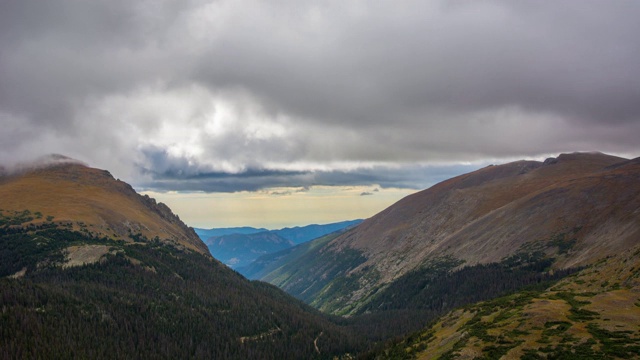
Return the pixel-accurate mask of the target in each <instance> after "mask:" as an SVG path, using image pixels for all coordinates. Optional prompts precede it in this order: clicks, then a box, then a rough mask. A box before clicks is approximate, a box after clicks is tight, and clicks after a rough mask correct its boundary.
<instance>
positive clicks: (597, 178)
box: [0, 153, 640, 359]
mask: <svg viewBox="0 0 640 360" xmlns="http://www.w3.org/2000/svg"><path fill="white" fill-rule="evenodd" d="M50 160H51V161H49V162H48V163H47V164H39V165H37V166H35V165H34V166H28V167H22V168H20V169H19V170H13V171H7V170H6V169H4V170H3V171H2V173H1V174H0V308H1V309H2V316H0V357H2V358H78V357H79V358H146V357H153V358H221V359H226V358H231V359H241V358H261V359H287V358H290V359H298V358H343V359H352V358H354V357H355V356H358V357H359V358H364V359H413V358H420V359H422V358H425V359H436V358H439V359H453V358H460V359H473V358H491V359H498V358H504V359H510V358H523V359H556V358H557V359H561V358H585V359H588V358H592V359H608V358H613V359H615V358H634V357H637V354H638V353H640V331H639V329H638V323H640V281H639V279H640V158H639V159H633V160H628V159H624V158H620V157H616V156H610V155H606V154H602V153H572V154H561V155H559V156H558V157H555V158H549V159H547V160H545V161H517V162H512V163H508V164H503V165H496V166H488V167H485V168H483V169H479V170H477V171H474V172H471V173H468V174H464V175H460V176H458V177H455V178H452V179H449V180H446V181H444V182H441V183H439V184H436V185H434V186H432V187H431V188H429V189H426V190H423V191H421V192H418V193H415V194H413V195H410V196H408V197H406V198H404V199H402V200H400V201H399V202H397V203H396V204H393V205H392V206H390V207H389V208H387V209H385V210H383V211H382V212H380V213H379V214H377V215H375V216H373V217H371V218H369V219H366V220H365V221H363V222H361V223H359V224H358V225H357V226H353V227H347V228H344V229H343V230H342V231H338V232H332V233H329V234H325V235H323V236H320V237H318V238H316V239H314V240H311V241H307V242H304V243H301V244H299V245H295V246H291V244H292V243H293V241H290V240H289V241H287V240H285V242H287V246H289V247H287V248H285V249H283V250H280V251H277V252H275V253H269V254H265V255H262V256H260V257H259V258H258V259H257V260H255V261H254V262H252V263H251V264H249V265H247V266H244V267H242V268H239V271H241V272H242V274H244V275H246V276H247V277H248V278H251V279H260V280H262V281H266V282H270V283H271V284H273V285H277V286H278V287H279V288H281V289H283V290H285V291H286V292H288V293H289V294H290V295H288V294H287V293H285V292H284V291H282V290H280V289H278V288H276V287H275V286H273V285H269V284H266V283H265V282H262V281H250V280H247V279H246V278H244V277H243V276H241V275H240V274H239V273H237V272H235V271H233V270H231V269H229V268H228V267H227V266H224V265H223V264H222V263H221V262H219V261H218V260H216V259H214V258H213V257H212V256H211V255H210V254H209V251H208V248H207V246H206V244H205V243H204V242H203V241H202V240H201V239H200V238H199V237H198V235H197V233H196V232H195V231H194V230H193V229H191V228H189V227H188V226H186V225H185V224H184V223H183V222H182V221H180V219H179V218H178V217H177V215H175V214H173V213H172V212H171V210H170V209H169V208H168V207H166V206H165V205H164V204H160V203H157V202H156V201H155V200H153V199H151V198H148V197H145V196H141V195H139V194H137V193H136V192H135V191H134V190H133V189H132V188H131V187H130V186H129V185H127V184H126V183H124V182H121V181H119V180H116V179H114V178H113V177H112V176H111V175H110V174H109V173H108V172H106V171H104V170H98V169H93V168H90V167H88V166H86V165H83V164H80V163H77V162H74V161H72V160H70V159H67V158H62V157H54V158H52V159H50ZM257 234H259V232H258V233H254V234H252V235H257ZM267 234H268V233H267ZM269 235H270V236H271V235H273V236H278V237H279V238H280V239H281V238H282V237H281V236H279V235H278V234H269ZM201 236H202V235H201ZM225 236H230V235H225ZM274 239H275V240H274V241H276V240H277V241H280V240H279V239H278V238H274ZM291 295H293V296H295V298H297V299H295V298H294V297H292V296H291ZM339 315H342V316H339Z"/></svg>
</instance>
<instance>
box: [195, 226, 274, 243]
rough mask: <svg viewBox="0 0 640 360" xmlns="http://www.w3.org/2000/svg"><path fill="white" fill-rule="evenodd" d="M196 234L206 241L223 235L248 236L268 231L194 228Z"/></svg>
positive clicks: (261, 229) (250, 228) (235, 228)
mask: <svg viewBox="0 0 640 360" xmlns="http://www.w3.org/2000/svg"><path fill="white" fill-rule="evenodd" d="M194 230H195V232H196V234H198V236H199V237H200V239H202V241H205V242H206V241H207V240H208V239H209V238H212V237H215V236H223V235H233V234H243V235H248V234H255V233H259V232H263V231H269V230H267V229H264V228H259V229H258V228H254V227H249V226H243V227H231V228H218V229H216V228H213V229H200V228H194Z"/></svg>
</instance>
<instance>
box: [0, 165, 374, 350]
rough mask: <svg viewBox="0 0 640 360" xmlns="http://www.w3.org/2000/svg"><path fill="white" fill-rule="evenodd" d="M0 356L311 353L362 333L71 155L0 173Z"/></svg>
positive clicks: (358, 343)
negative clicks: (243, 266)
mask: <svg viewBox="0 0 640 360" xmlns="http://www.w3.org/2000/svg"><path fill="white" fill-rule="evenodd" d="M0 309H2V316H0V329H2V331H0V358H3V359H5V358H6V359H14V358H15V359H20V358H27V359H30V358H34V359H35V358H91V359H101V358H102V359H133V358H158V359H187V358H202V359H311V358H332V357H333V356H338V355H341V354H344V353H347V352H354V351H358V349H363V346H366V344H365V343H364V342H363V341H362V340H361V339H362V336H361V335H360V334H358V333H355V332H353V331H352V330H351V329H349V328H347V327H346V326H344V325H338V324H336V323H334V322H333V320H329V319H328V318H326V317H325V316H323V315H321V314H320V313H319V312H317V311H315V310H314V309H311V308H310V307H308V306H306V305H304V304H302V303H301V302H299V301H297V300H295V299H294V298H292V297H290V296H289V295H287V294H285V293H284V292H282V291H281V290H279V289H277V288H275V287H274V286H271V285H268V284H265V283H261V282H249V281H247V280H246V279H245V278H243V277H242V276H240V275H239V274H237V273H236V272H234V271H232V270H230V269H229V268H227V267H226V266H224V265H222V264H221V263H220V262H218V261H216V260H215V259H213V258H212V257H211V255H209V252H208V251H207V248H206V246H205V244H204V243H203V242H202V241H201V240H200V239H199V238H198V237H197V236H196V234H195V232H194V231H193V230H192V229H190V228H188V227H187V226H185V225H184V224H183V223H182V222H181V221H180V220H179V219H178V217H177V216H175V215H174V214H173V213H172V212H171V211H170V210H169V208H168V207H166V206H165V205H163V204H158V203H156V202H155V201H154V200H153V199H150V198H148V197H143V196H140V195H138V194H137V193H136V192H135V191H134V190H133V189H132V188H131V187H130V186H129V185H127V184H125V183H123V182H121V181H117V180H115V179H113V177H111V175H109V173H108V172H106V171H103V170H98V169H92V168H89V167H86V166H83V165H79V164H63V165H55V166H41V167H38V168H37V169H31V170H26V171H22V172H20V173H16V174H13V175H5V176H2V177H0Z"/></svg>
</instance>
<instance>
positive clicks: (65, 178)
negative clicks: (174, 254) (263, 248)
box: [0, 155, 209, 255]
mask: <svg viewBox="0 0 640 360" xmlns="http://www.w3.org/2000/svg"><path fill="white" fill-rule="evenodd" d="M0 203H1V204H2V209H3V211H13V212H23V211H25V210H28V211H29V212H30V213H32V214H36V213H37V214H39V217H36V218H34V219H32V220H31V222H30V223H32V224H35V225H38V224H40V223H45V222H50V221H53V222H55V223H59V224H66V226H71V227H72V228H73V229H74V230H78V231H84V232H88V233H90V234H91V235H94V236H99V237H107V238H111V239H120V240H125V241H138V240H139V239H144V238H146V239H148V240H152V239H158V240H160V241H164V242H169V243H173V244H175V245H178V246H180V247H184V248H188V249H191V250H194V251H197V252H200V253H202V254H205V255H209V251H208V250H207V247H206V245H205V244H204V243H203V242H202V240H200V238H198V236H197V235H196V233H195V232H194V231H193V229H191V228H189V227H188V226H187V225H185V224H184V223H183V222H182V221H180V219H179V218H178V216H176V215H175V214H173V212H171V210H170V209H169V208H168V207H167V206H166V205H164V204H162V203H156V201H155V200H153V199H151V198H149V197H148V196H141V195H139V194H138V193H137V192H136V191H135V190H134V189H133V188H132V187H131V186H130V185H129V184H127V183H125V182H123V181H120V180H116V179H115V178H114V177H113V176H112V175H111V174H110V173H109V172H108V171H106V170H101V169H96V168H91V167H89V166H87V165H86V164H84V163H82V162H79V161H77V160H74V159H71V158H68V157H65V156H62V155H50V156H46V157H43V158H41V159H39V160H38V161H36V162H34V163H32V164H30V165H22V166H20V168H19V170H18V171H13V172H12V173H10V174H9V176H4V177H3V178H2V180H0Z"/></svg>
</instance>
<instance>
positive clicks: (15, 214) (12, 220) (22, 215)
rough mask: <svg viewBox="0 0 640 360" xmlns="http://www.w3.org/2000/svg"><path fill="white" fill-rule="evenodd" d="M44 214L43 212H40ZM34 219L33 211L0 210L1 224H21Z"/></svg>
mask: <svg viewBox="0 0 640 360" xmlns="http://www.w3.org/2000/svg"><path fill="white" fill-rule="evenodd" d="M40 215H41V216H42V214H40ZM31 220H33V216H32V215H31V211H29V210H24V211H4V210H0V226H7V225H20V224H22V223H26V222H29V221H31Z"/></svg>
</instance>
